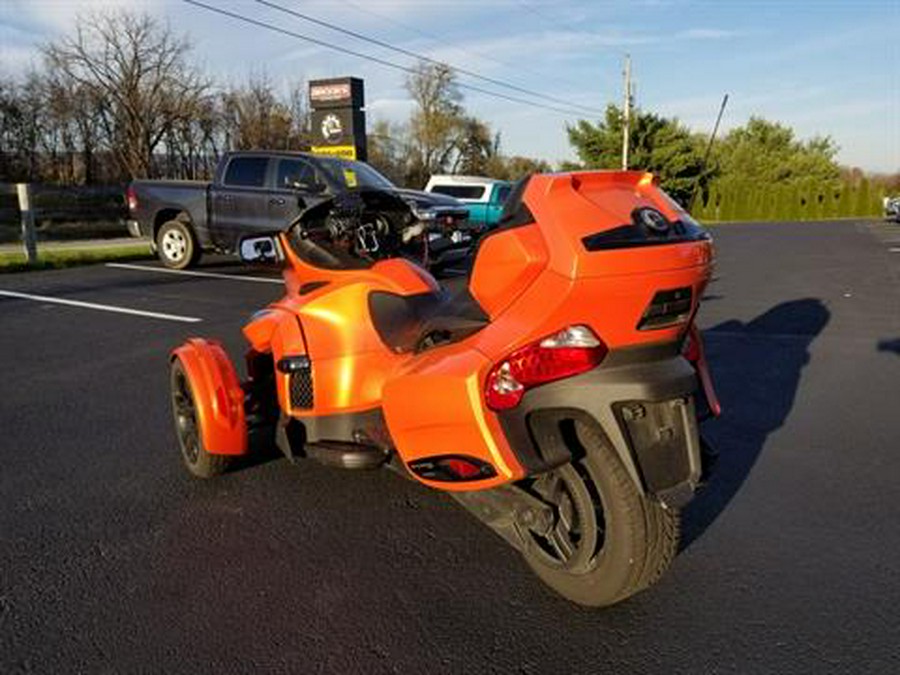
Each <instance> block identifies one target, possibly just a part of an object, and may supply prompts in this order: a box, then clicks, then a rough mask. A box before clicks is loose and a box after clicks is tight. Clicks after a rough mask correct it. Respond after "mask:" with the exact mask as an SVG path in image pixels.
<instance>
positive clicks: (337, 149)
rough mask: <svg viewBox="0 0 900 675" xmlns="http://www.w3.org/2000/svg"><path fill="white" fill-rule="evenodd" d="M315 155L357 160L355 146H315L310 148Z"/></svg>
mask: <svg viewBox="0 0 900 675" xmlns="http://www.w3.org/2000/svg"><path fill="white" fill-rule="evenodd" d="M310 149H311V150H312V152H313V154H314V155H328V156H330V157H340V158H341V159H356V146H355V145H314V146H312V148H310Z"/></svg>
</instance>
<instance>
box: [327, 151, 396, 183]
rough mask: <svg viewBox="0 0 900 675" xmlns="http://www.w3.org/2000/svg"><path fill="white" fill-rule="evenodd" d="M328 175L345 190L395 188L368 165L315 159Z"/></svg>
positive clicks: (337, 159)
mask: <svg viewBox="0 0 900 675" xmlns="http://www.w3.org/2000/svg"><path fill="white" fill-rule="evenodd" d="M316 159H317V160H318V161H319V163H320V164H321V166H322V169H324V170H325V172H326V173H328V175H329V176H330V177H331V178H333V179H334V180H335V181H336V182H337V183H338V184H339V185H341V186H343V187H346V188H355V187H363V188H376V189H382V190H393V189H395V186H394V184H393V183H391V181H389V180H388V179H387V178H385V177H384V176H382V175H381V174H380V173H378V172H377V171H376V170H375V169H373V168H372V167H371V166H369V165H368V164H364V163H362V162H354V161H351V160H349V159H339V158H337V157H317V158H316Z"/></svg>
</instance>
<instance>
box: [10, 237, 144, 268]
mask: <svg viewBox="0 0 900 675" xmlns="http://www.w3.org/2000/svg"><path fill="white" fill-rule="evenodd" d="M152 257H153V253H152V252H151V251H150V245H149V244H146V243H136V244H127V245H124V246H122V245H119V246H92V247H90V248H82V249H78V248H65V249H51V248H46V249H44V250H43V251H42V250H41V248H40V246H38V259H37V262H35V263H34V264H32V265H29V264H28V263H27V262H26V261H25V253H24V252H21V251H17V252H0V272H24V271H26V270H47V269H59V268H63V267H76V266H78V265H90V264H94V263H101V262H113V261H122V260H146V259H149V258H152Z"/></svg>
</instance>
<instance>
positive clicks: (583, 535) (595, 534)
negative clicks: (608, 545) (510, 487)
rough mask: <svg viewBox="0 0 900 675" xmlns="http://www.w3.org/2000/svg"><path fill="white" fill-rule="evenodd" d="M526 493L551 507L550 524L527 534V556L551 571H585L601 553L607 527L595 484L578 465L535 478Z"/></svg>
mask: <svg viewBox="0 0 900 675" xmlns="http://www.w3.org/2000/svg"><path fill="white" fill-rule="evenodd" d="M527 489H528V491H529V492H531V493H532V494H533V495H534V496H535V497H537V498H538V499H540V500H541V501H543V502H544V503H545V504H547V505H548V506H550V508H551V509H552V512H553V518H552V522H551V523H550V524H549V526H547V525H544V526H543V527H541V528H540V529H531V528H529V529H528V530H527V535H528V544H529V546H528V548H529V551H528V552H529V553H530V554H531V555H532V556H533V557H534V558H536V559H537V560H539V561H540V562H542V563H544V564H546V565H549V566H551V567H558V568H564V569H567V570H569V571H573V572H574V571H586V570H587V569H589V568H590V567H591V566H592V565H593V564H594V562H595V561H596V558H597V556H598V555H600V553H601V552H602V549H603V544H604V541H605V536H604V535H605V529H606V523H605V519H604V511H603V501H602V498H601V496H600V491H599V490H598V488H597V483H596V481H594V479H593V477H592V476H591V475H590V473H589V472H588V470H587V469H586V468H585V467H583V466H582V465H580V464H577V465H567V466H563V467H560V468H559V469H555V470H553V471H549V472H547V473H545V474H542V475H540V476H538V477H537V478H535V479H534V480H533V481H532V482H531V484H530V485H529V486H527Z"/></svg>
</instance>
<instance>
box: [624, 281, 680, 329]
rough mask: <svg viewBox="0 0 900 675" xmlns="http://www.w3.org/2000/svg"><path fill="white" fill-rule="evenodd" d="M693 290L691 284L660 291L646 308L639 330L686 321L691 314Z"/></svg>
mask: <svg viewBox="0 0 900 675" xmlns="http://www.w3.org/2000/svg"><path fill="white" fill-rule="evenodd" d="M692 299H693V291H692V290H691V287H690V286H685V287H684V288H675V289H673V290H670V291H659V292H657V293H656V295H654V296H653V299H652V300H651V301H650V304H649V305H647V309H645V310H644V314H643V316H641V320H640V322H638V326H637V327H638V330H653V329H654V328H666V327H668V326H675V325H677V324H679V323H684V322H685V321H687V320H688V317H689V316H690V315H691V302H692Z"/></svg>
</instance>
